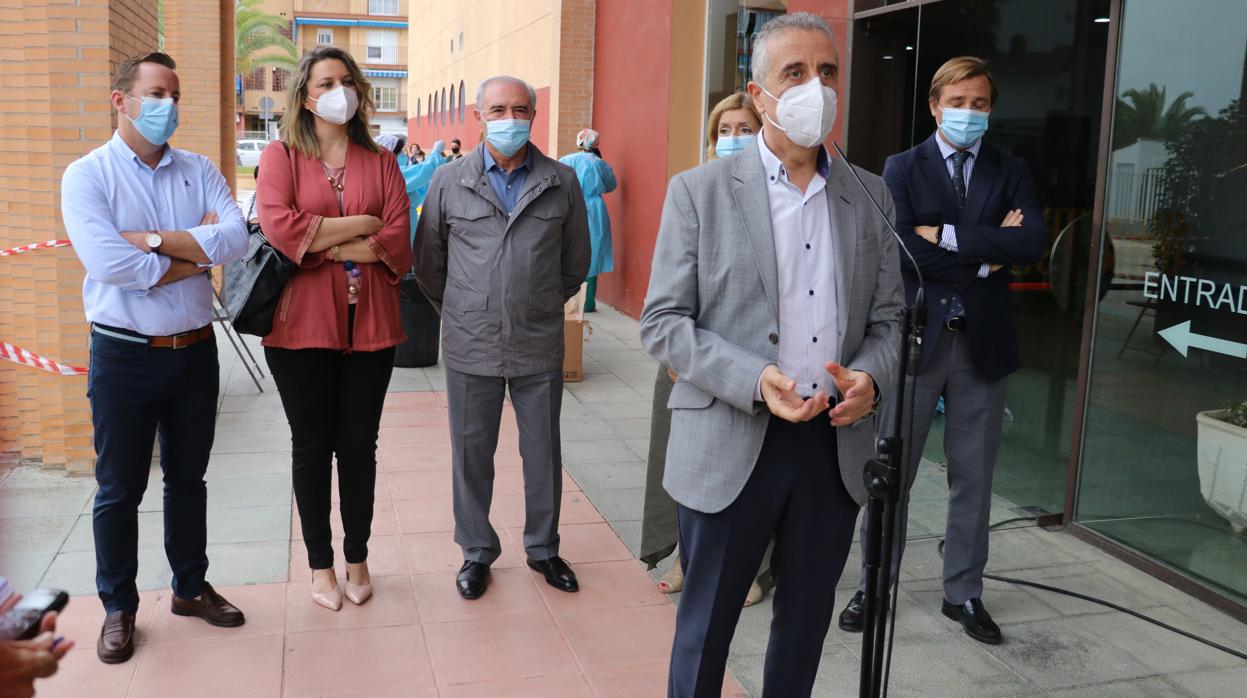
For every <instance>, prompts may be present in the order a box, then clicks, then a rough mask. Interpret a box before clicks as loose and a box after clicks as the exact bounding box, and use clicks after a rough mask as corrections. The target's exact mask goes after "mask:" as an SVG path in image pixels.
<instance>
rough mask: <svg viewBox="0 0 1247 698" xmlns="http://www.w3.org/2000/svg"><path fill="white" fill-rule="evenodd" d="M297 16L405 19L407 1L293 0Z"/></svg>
mask: <svg viewBox="0 0 1247 698" xmlns="http://www.w3.org/2000/svg"><path fill="white" fill-rule="evenodd" d="M294 11H295V14H296V15H299V14H305V13H306V14H317V15H336V16H340V17H365V16H366V17H378V18H392V19H401V20H404V21H406V19H407V0H295V3H294Z"/></svg>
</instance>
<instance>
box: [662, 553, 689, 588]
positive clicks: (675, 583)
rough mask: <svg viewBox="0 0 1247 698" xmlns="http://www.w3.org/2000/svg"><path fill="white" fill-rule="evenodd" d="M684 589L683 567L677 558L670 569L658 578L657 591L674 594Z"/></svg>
mask: <svg viewBox="0 0 1247 698" xmlns="http://www.w3.org/2000/svg"><path fill="white" fill-rule="evenodd" d="M683 589H684V569H683V568H682V567H681V566H680V561H679V560H678V559H677V560H676V561H675V564H674V565H672V566H671V569H669V570H667V573H666V574H664V575H663V576H662V579H659V580H658V591H660V592H662V593H664V594H675V593H678V592H680V591H682V590H683Z"/></svg>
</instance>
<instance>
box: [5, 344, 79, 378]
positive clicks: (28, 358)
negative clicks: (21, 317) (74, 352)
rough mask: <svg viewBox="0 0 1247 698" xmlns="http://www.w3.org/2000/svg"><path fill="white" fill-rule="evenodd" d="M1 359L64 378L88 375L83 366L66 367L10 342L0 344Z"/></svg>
mask: <svg viewBox="0 0 1247 698" xmlns="http://www.w3.org/2000/svg"><path fill="white" fill-rule="evenodd" d="M0 359H4V360H6V361H12V362H13V363H15V364H21V365H23V366H30V367H31V368H37V369H39V370H42V371H47V372H48V373H59V374H60V375H62V376H85V375H87V369H85V368H83V367H81V366H66V365H65V364H63V363H61V362H59V361H53V360H52V359H49V358H48V357H46V356H39V355H38V354H34V353H32V352H29V351H26V350H25V349H23V348H21V347H15V346H13V345H12V344H9V343H8V342H0Z"/></svg>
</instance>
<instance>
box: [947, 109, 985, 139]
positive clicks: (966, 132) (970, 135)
mask: <svg viewBox="0 0 1247 698" xmlns="http://www.w3.org/2000/svg"><path fill="white" fill-rule="evenodd" d="M943 111H944V120H943V121H942V122H940V131H943V132H944V137H945V138H947V139H948V142H949V143H952V144H953V145H955V146H957V147H958V148H969V147H970V146H972V145H974V144H975V143H978V142H979V139H980V138H982V137H983V134H984V133H987V112H985V111H979V110H977V109H949V108H945V109H944V110H943Z"/></svg>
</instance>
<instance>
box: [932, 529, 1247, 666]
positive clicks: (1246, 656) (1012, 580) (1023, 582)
mask: <svg viewBox="0 0 1247 698" xmlns="http://www.w3.org/2000/svg"><path fill="white" fill-rule="evenodd" d="M1034 520H1036V519H1035V517H1033V516H1022V517H1018V518H1016V519H1008V520H1005V521H1000V522H997V523H994V524H992V525H991V526H988V527H987V530H988V531H989V532H993V531H997V530H999V529H1000V527H1001V526H1004V525H1005V524H1010V523H1016V522H1018V521H1034ZM937 551H938V552H939V554H940V559H941V560H942V559H944V539H943V538H940V540H939V545H938V546H937ZM983 579H991V580H994V581H997V582H1004V583H1006V584H1014V585H1017V586H1024V587H1031V588H1033V589H1041V590H1043V591H1047V592H1050V593H1053V594H1061V595H1063V596H1069V597H1071V598H1075V599H1080V600H1082V601H1087V602H1089V603H1094V604H1099V605H1101V606H1104V607H1105V608H1111V609H1113V610H1114V611H1119V612H1121V613H1125V614H1126V615H1128V616H1133V617H1135V618H1138V619H1139V620H1144V621H1147V622H1148V623H1151V624H1152V625H1155V626H1157V627H1160V628H1164V629H1165V630H1168V631H1170V632H1173V633H1177V634H1179V635H1181V636H1183V637H1187V638H1190V639H1192V640H1194V641H1196V642H1199V643H1202V644H1204V645H1207V646H1209V647H1211V648H1213V649H1216V650H1221V651H1222V652H1225V653H1226V654H1228V655H1231V656H1233V657H1238V658H1239V659H1242V660H1247V653H1244V652H1240V651H1239V650H1236V649H1234V648H1232V647H1226V646H1225V645H1222V644H1220V643H1218V642H1215V641H1213V640H1209V639H1208V638H1206V637H1203V636H1201V635H1196V634H1195V633H1193V632H1190V631H1189V630H1183V629H1182V628H1178V627H1175V626H1173V625H1170V624H1168V623H1166V622H1165V621H1163V620H1159V619H1157V618H1153V617H1151V616H1149V615H1147V614H1145V613H1140V612H1138V611H1136V610H1134V609H1131V608H1126V607H1125V606H1122V605H1120V604H1116V603H1113V602H1112V601H1107V600H1105V599H1101V598H1098V597H1095V596H1091V595H1088V594H1083V593H1081V592H1077V591H1073V590H1072V589H1064V588H1061V587H1056V586H1052V585H1049V584H1042V583H1040V582H1032V581H1030V580H1028V579H1018V578H1016V577H1005V576H1003V575H998V574H987V573H984V574H983Z"/></svg>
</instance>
